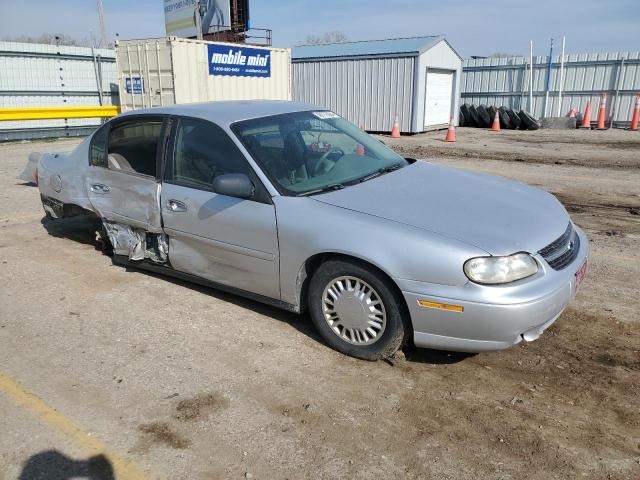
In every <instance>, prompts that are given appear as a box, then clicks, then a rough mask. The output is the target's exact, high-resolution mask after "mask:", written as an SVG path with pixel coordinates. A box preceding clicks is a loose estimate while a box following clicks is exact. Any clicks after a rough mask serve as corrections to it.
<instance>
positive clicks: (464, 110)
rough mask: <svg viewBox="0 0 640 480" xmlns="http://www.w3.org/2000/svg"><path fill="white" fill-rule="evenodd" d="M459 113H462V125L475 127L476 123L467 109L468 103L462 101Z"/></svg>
mask: <svg viewBox="0 0 640 480" xmlns="http://www.w3.org/2000/svg"><path fill="white" fill-rule="evenodd" d="M460 113H462V114H463V115H464V126H465V127H475V126H476V124H475V122H474V120H473V118H472V116H471V112H470V111H469V105H467V104H466V103H464V104H463V105H462V106H461V107H460Z"/></svg>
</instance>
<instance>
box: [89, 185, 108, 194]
mask: <svg viewBox="0 0 640 480" xmlns="http://www.w3.org/2000/svg"><path fill="white" fill-rule="evenodd" d="M91 191H92V192H93V193H100V194H104V193H109V192H110V191H111V188H109V186H108V185H103V184H102V183H94V184H92V185H91Z"/></svg>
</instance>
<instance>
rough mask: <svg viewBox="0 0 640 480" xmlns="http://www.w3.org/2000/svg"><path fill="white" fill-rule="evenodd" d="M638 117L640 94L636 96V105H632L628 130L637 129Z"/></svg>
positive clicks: (639, 112) (639, 115)
mask: <svg viewBox="0 0 640 480" xmlns="http://www.w3.org/2000/svg"><path fill="white" fill-rule="evenodd" d="M638 117H640V95H638V96H637V97H636V106H635V107H633V116H632V117H631V127H630V128H629V130H633V131H635V130H638Z"/></svg>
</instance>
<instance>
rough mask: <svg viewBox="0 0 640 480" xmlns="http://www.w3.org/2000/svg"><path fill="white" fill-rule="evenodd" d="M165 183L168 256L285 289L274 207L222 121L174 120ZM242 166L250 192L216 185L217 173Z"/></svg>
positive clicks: (228, 280) (248, 283)
mask: <svg viewBox="0 0 640 480" xmlns="http://www.w3.org/2000/svg"><path fill="white" fill-rule="evenodd" d="M172 123H174V124H175V126H174V127H173V128H172V130H173V132H172V134H171V141H170V146H169V148H168V149H167V158H166V165H165V168H164V182H163V184H162V199H161V200H162V202H161V203H162V217H163V223H164V229H165V232H166V234H167V235H168V237H169V261H170V263H171V266H172V267H173V268H174V269H176V270H178V271H181V272H185V273H190V274H193V275H197V276H198V277H202V278H206V279H208V280H210V281H213V282H216V283H219V284H223V285H227V286H231V287H235V288H238V289H241V290H245V291H248V292H252V293H256V294H260V295H264V296H267V297H271V298H276V299H277V298H279V297H280V287H279V285H280V281H279V256H278V235H277V228H276V213H275V207H274V206H273V204H272V202H271V197H270V196H269V195H268V193H267V191H266V189H265V188H264V186H263V185H262V183H261V182H260V180H259V178H258V177H257V176H256V175H255V172H254V171H253V170H252V168H251V166H250V165H249V164H248V162H247V160H246V158H245V157H244V155H243V154H242V153H241V152H240V150H239V149H238V147H237V146H236V145H235V143H234V142H233V140H232V139H231V138H230V137H229V135H228V134H227V133H226V132H225V131H224V130H223V129H222V128H220V127H219V126H217V125H215V124H213V123H211V122H208V121H204V120H198V119H194V118H187V117H181V118H175V119H173V120H172ZM231 173H236V174H237V173H241V174H245V175H247V176H249V178H250V179H251V181H252V182H253V185H254V187H255V190H254V195H253V196H252V197H251V198H250V199H245V198H235V197H230V196H226V195H220V194H217V193H215V192H214V190H213V182H214V179H215V178H216V177H217V176H219V175H224V174H231Z"/></svg>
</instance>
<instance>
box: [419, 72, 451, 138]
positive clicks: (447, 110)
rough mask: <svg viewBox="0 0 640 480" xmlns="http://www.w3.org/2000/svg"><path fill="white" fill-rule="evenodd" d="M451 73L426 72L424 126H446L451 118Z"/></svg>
mask: <svg viewBox="0 0 640 480" xmlns="http://www.w3.org/2000/svg"><path fill="white" fill-rule="evenodd" d="M452 94H453V72H450V71H443V70H427V100H426V104H425V109H424V126H425V127H435V126H436V125H446V124H448V123H449V118H450V117H451V103H452Z"/></svg>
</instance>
